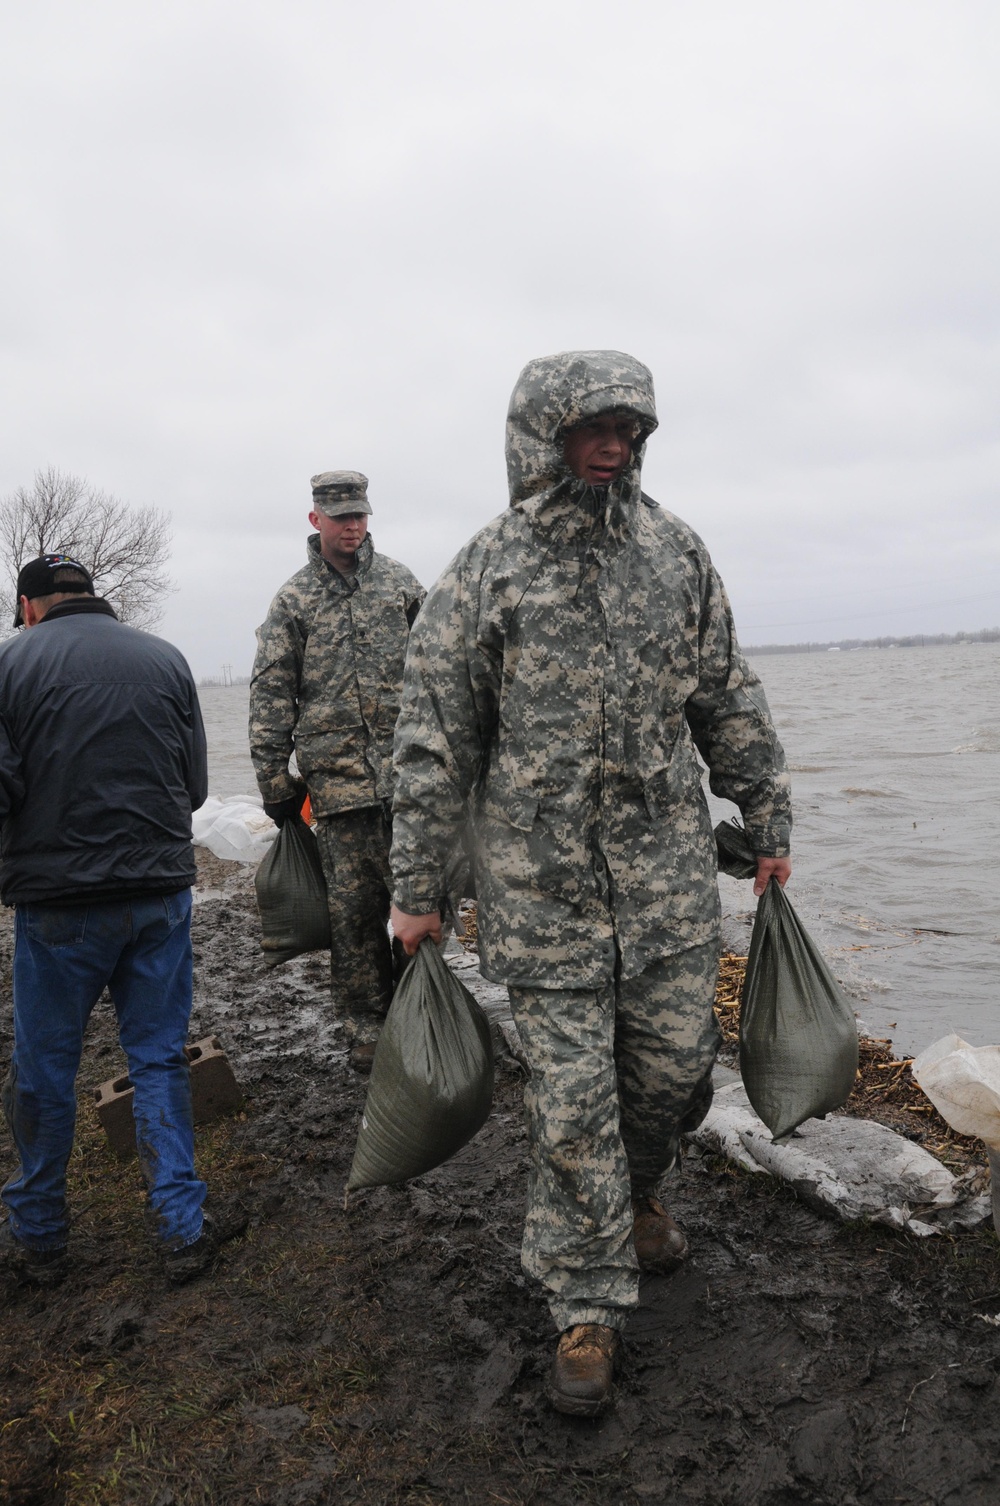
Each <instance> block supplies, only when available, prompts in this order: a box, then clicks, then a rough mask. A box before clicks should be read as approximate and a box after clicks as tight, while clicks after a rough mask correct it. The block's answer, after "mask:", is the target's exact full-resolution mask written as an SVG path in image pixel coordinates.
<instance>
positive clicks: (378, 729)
mask: <svg viewBox="0 0 1000 1506" xmlns="http://www.w3.org/2000/svg"><path fill="white" fill-rule="evenodd" d="M312 489H313V491H312V498H313V510H312V511H311V512H310V514H309V521H310V522H311V523H312V525H313V527H314V528H315V529H317V532H316V533H314V534H313V535H312V536H311V537H310V538H309V539H308V541H307V545H306V548H307V563H306V564H305V565H304V566H303V568H302V569H301V570H299V571H298V572H297V573H296V574H295V575H293V576H292V578H291V580H288V581H286V582H285V584H284V585H283V586H282V588H281V590H280V591H279V592H278V594H277V596H276V597H275V598H274V600H273V602H272V603H271V606H270V610H269V611H268V614H267V619H266V621H265V622H264V623H263V625H262V626H261V627H260V628H258V630H257V643H258V648H257V657H256V659H255V661H254V667H253V677H252V680H251V687H250V752H251V755H252V757H253V763H254V769H255V771H256V774H257V783H258V785H259V786H260V792H261V795H262V796H263V799H264V809H265V811H267V813H268V815H270V816H271V817H272V818H273V819H274V820H276V821H277V822H278V823H279V825H280V824H281V823H282V822H283V821H284V820H286V819H287V818H288V817H289V816H292V815H294V814H295V813H296V812H297V811H298V810H299V809H300V807H301V805H302V800H303V795H304V793H305V790H306V789H307V790H308V792H309V798H310V802H311V805H312V812H313V815H314V817H315V818H316V821H317V825H316V835H317V837H318V840H319V849H320V855H321V857H322V860H323V872H324V874H325V875H326V883H327V891H328V894H329V901H330V932H331V946H330V973H331V989H332V994H333V1000H334V1004H335V1006H336V1007H337V1009H338V1011H339V1012H340V1013H341V1014H342V1016H343V1017H344V1019H345V1022H346V1024H347V1028H348V1032H349V1035H350V1038H351V1062H352V1065H353V1066H354V1067H355V1068H356V1069H357V1070H359V1071H367V1070H369V1069H370V1067H371V1059H372V1056H373V1054H374V1049H375V1041H376V1039H377V1036H378V1031H379V1028H380V1026H381V1022H382V1019H383V1018H384V1016H385V1012H386V1010H387V1009H388V1007H389V1001H390V999H391V997H392V988H393V977H394V971H395V970H396V969H395V965H394V959H393V951H392V947H391V945H390V942H389V936H388V931H387V929H386V919H387V917H388V913H389V895H390V888H391V877H390V870H389V844H390V838H391V831H392V828H391V821H390V813H391V800H392V787H393V775H392V738H393V729H394V727H395V725H396V717H397V715H398V714H399V699H400V692H401V688H402V682H403V660H404V657H405V654H406V643H407V639H408V637H409V633H410V628H411V627H412V626H413V621H414V618H415V617H416V615H417V612H418V611H419V610H420V604H421V602H422V601H423V599H424V591H423V587H422V586H421V585H420V582H419V581H418V580H416V579H415V577H414V576H413V575H411V574H410V572H409V570H407V569H406V568H405V566H403V565H400V564H397V563H396V561H395V560H392V559H389V558H388V557H387V556H386V555H384V554H376V552H375V550H374V549H373V548H372V541H371V537H370V535H369V534H368V531H367V529H368V518H369V516H370V514H371V506H370V504H369V502H368V481H367V478H366V477H365V476H363V475H361V473H360V472H359V471H324V472H323V473H322V474H321V475H318V476H314V477H313V478H312ZM293 750H294V753H295V760H296V763H297V765H298V770H299V774H300V776H301V778H300V779H296V778H295V777H294V776H293V775H292V773H291V772H290V770H289V766H288V762H289V758H290V757H291V754H292V752H293ZM303 781H304V787H303Z"/></svg>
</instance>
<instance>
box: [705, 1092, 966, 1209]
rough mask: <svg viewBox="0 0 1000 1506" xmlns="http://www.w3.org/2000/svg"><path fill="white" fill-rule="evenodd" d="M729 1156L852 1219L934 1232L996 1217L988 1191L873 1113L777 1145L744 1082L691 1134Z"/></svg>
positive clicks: (813, 1122)
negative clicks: (956, 1173)
mask: <svg viewBox="0 0 1000 1506" xmlns="http://www.w3.org/2000/svg"><path fill="white" fill-rule="evenodd" d="M688 1138H689V1139H691V1140H693V1141H694V1142H695V1143H696V1144H699V1145H702V1146H703V1147H705V1148H709V1149H713V1150H721V1151H722V1153H723V1154H724V1155H726V1156H727V1158H728V1159H729V1160H732V1161H735V1162H736V1163H737V1164H739V1165H741V1166H746V1164H747V1162H746V1158H749V1159H750V1160H751V1161H752V1163H753V1166H754V1169H756V1170H763V1171H768V1172H770V1173H771V1175H772V1176H775V1177H778V1178H779V1179H780V1180H781V1181H783V1182H787V1183H788V1184H789V1185H790V1186H791V1187H793V1188H794V1190H795V1192H796V1193H797V1195H798V1196H799V1197H800V1198H801V1199H802V1201H803V1202H804V1203H806V1204H807V1206H808V1207H810V1208H812V1209H813V1211H814V1212H817V1213H822V1214H825V1215H826V1216H827V1217H832V1218H837V1219H841V1220H843V1221H844V1222H848V1221H850V1220H853V1219H869V1220H870V1221H871V1222H872V1223H877V1224H886V1225H888V1226H889V1227H890V1228H895V1229H908V1230H909V1231H910V1233H912V1234H920V1235H929V1234H940V1233H944V1232H951V1231H954V1230H959V1229H969V1228H975V1227H976V1226H977V1225H979V1224H981V1223H982V1222H983V1221H984V1220H985V1219H987V1218H988V1217H989V1215H990V1200H989V1195H988V1194H986V1195H982V1194H980V1195H976V1194H973V1193H971V1192H970V1189H969V1187H968V1185H967V1179H965V1178H959V1177H955V1176H953V1175H952V1173H951V1172H950V1171H949V1170H948V1168H947V1167H946V1166H943V1165H942V1164H941V1162H940V1161H939V1160H937V1158H936V1157H935V1156H932V1155H931V1154H930V1152H929V1151H926V1150H924V1149H923V1147H922V1146H919V1145H915V1144H914V1143H913V1142H912V1141H911V1140H906V1139H904V1138H903V1136H902V1135H897V1134H896V1133H895V1132H894V1131H893V1130H891V1129H887V1128H886V1126H885V1125H882V1124H875V1123H874V1122H873V1121H872V1120H870V1119H849V1118H830V1119H807V1120H806V1122H805V1123H804V1124H802V1125H800V1126H799V1128H798V1130H796V1132H795V1133H794V1135H792V1137H791V1138H790V1139H787V1140H785V1141H783V1142H782V1143H781V1144H775V1142H774V1141H773V1139H772V1137H771V1132H770V1130H769V1129H768V1128H767V1126H766V1125H765V1124H764V1123H763V1121H762V1120H760V1119H759V1118H758V1117H757V1115H756V1114H755V1113H754V1111H753V1109H752V1108H751V1106H750V1100H749V1099H748V1098H747V1096H746V1092H745V1090H744V1089H743V1087H742V1084H739V1083H733V1084H729V1085H727V1086H726V1087H724V1088H720V1089H717V1091H716V1097H715V1102H714V1103H713V1105H712V1108H711V1109H710V1111H709V1113H708V1115H707V1117H706V1118H705V1120H704V1122H703V1123H702V1124H701V1125H700V1126H699V1128H698V1129H697V1130H695V1131H694V1132H693V1133H692V1134H691V1135H690V1136H689V1137H688Z"/></svg>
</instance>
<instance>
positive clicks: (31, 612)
mask: <svg viewBox="0 0 1000 1506" xmlns="http://www.w3.org/2000/svg"><path fill="white" fill-rule="evenodd" d="M44 615H45V614H44V612H39V611H36V609H35V603H34V602H33V601H29V599H28V597H27V596H22V597H21V621H22V622H23V623H24V625H25V627H34V626H35V624H36V623H38V622H41V620H42V618H43V617H44Z"/></svg>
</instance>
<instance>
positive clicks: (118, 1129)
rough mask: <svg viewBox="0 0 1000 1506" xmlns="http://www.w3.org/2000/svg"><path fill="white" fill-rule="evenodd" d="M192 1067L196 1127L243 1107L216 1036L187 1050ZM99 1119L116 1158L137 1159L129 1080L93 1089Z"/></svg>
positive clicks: (227, 1062) (207, 1038) (120, 1080)
mask: <svg viewBox="0 0 1000 1506" xmlns="http://www.w3.org/2000/svg"><path fill="white" fill-rule="evenodd" d="M184 1054H185V1055H186V1057H187V1059H188V1062H189V1063H190V1067H191V1109H192V1113H193V1115H194V1122H195V1124H212V1123H213V1122H214V1121H215V1120H216V1119H222V1118H224V1117H225V1115H226V1114H233V1113H235V1112H236V1110H237V1109H239V1108H241V1107H242V1105H243V1094H242V1093H241V1092H240V1087H239V1084H238V1083H237V1081H236V1078H235V1077H234V1075H233V1069H232V1067H231V1066H230V1065H229V1058H228V1057H227V1056H226V1053H225V1051H223V1049H222V1044H221V1042H220V1040H219V1037H218V1036H217V1035H206V1036H204V1037H203V1038H202V1039H201V1040H200V1041H193V1042H192V1043H191V1045H189V1046H185V1047H184ZM91 1092H92V1093H93V1095H94V1103H95V1106H96V1108H97V1117H98V1119H99V1120H100V1122H101V1127H102V1128H103V1130H104V1133H105V1134H106V1135H107V1137H108V1144H109V1146H110V1147H111V1149H112V1150H113V1151H114V1153H115V1155H116V1156H118V1157H120V1159H121V1160H123V1161H128V1160H129V1159H130V1158H131V1157H132V1156H134V1155H135V1116H134V1114H133V1111H132V1099H133V1097H134V1096H135V1094H134V1090H133V1087H132V1083H131V1080H130V1079H129V1078H128V1077H112V1078H111V1079H110V1080H109V1081H108V1082H102V1083H101V1085H100V1087H97V1088H92V1089H91Z"/></svg>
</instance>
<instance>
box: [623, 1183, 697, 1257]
mask: <svg viewBox="0 0 1000 1506" xmlns="http://www.w3.org/2000/svg"><path fill="white" fill-rule="evenodd" d="M632 1238H633V1240H634V1241H635V1253H636V1259H637V1260H638V1262H639V1269H640V1271H645V1272H646V1273H647V1274H648V1275H651V1276H665V1275H667V1274H668V1273H669V1272H670V1271H675V1270H676V1269H677V1267H678V1266H679V1265H680V1263H681V1261H682V1260H683V1259H684V1257H685V1256H686V1255H687V1252H688V1242H687V1239H686V1238H685V1236H684V1233H683V1231H682V1230H681V1229H679V1228H678V1227H677V1225H676V1224H675V1223H674V1221H673V1219H672V1218H671V1217H670V1214H669V1213H668V1212H667V1210H666V1208H664V1206H663V1204H662V1203H661V1202H660V1201H659V1199H658V1198H655V1197H653V1196H652V1195H651V1194H650V1193H645V1194H644V1195H643V1196H642V1197H634V1198H633V1199H632Z"/></svg>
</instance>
